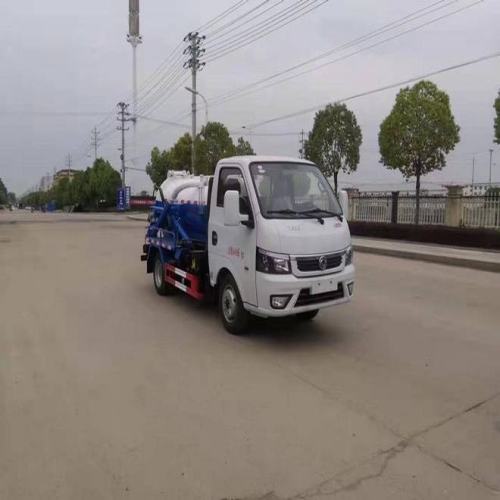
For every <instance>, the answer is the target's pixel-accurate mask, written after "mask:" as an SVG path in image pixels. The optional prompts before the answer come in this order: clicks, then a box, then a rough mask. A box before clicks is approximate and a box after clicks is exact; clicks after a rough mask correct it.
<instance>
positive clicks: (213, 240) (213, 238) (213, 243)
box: [212, 231, 217, 246]
mask: <svg viewBox="0 0 500 500" xmlns="http://www.w3.org/2000/svg"><path fill="white" fill-rule="evenodd" d="M212 245H213V246H215V245H217V233H216V232H215V231H212Z"/></svg>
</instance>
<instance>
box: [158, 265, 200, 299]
mask: <svg viewBox="0 0 500 500" xmlns="http://www.w3.org/2000/svg"><path fill="white" fill-rule="evenodd" d="M165 281H166V282H167V283H170V284H171V285H173V286H175V288H178V289H179V290H182V291H183V292H184V293H187V294H188V295H190V296H191V297H193V298H194V299H196V300H203V297H204V294H203V292H202V291H201V290H200V278H199V276H196V275H195V274H191V273H188V272H186V271H183V270H182V269H179V268H178V267H175V266H173V265H172V264H165Z"/></svg>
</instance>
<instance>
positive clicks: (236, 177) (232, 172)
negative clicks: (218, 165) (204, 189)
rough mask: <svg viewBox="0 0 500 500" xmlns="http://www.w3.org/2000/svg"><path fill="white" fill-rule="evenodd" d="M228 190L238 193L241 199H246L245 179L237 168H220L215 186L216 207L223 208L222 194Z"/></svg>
mask: <svg viewBox="0 0 500 500" xmlns="http://www.w3.org/2000/svg"><path fill="white" fill-rule="evenodd" d="M228 189H235V190H237V191H239V192H240V196H241V197H242V198H246V199H248V193H247V189H246V185H245V179H243V174H242V173H241V170H240V169H239V168H234V167H227V168H222V169H221V171H220V174H219V185H218V186H217V206H218V207H222V206H224V194H225V193H226V191H227V190H228Z"/></svg>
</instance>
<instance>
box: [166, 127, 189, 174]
mask: <svg viewBox="0 0 500 500" xmlns="http://www.w3.org/2000/svg"><path fill="white" fill-rule="evenodd" d="M191 144H192V140H191V135H190V134H188V133H185V134H184V135H182V136H181V137H179V139H177V142H176V143H175V144H174V145H173V146H172V148H171V149H170V152H169V154H170V160H171V167H170V168H172V169H173V170H191Z"/></svg>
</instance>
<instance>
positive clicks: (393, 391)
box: [0, 214, 500, 500]
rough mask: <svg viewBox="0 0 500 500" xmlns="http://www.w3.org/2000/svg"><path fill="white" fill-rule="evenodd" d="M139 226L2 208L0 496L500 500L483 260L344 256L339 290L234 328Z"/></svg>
mask: <svg viewBox="0 0 500 500" xmlns="http://www.w3.org/2000/svg"><path fill="white" fill-rule="evenodd" d="M143 232H144V223H142V222H135V221H131V220H128V219H126V218H125V217H124V216H118V215H112V214H109V215H108V214H106V215H102V216H100V215H98V214H90V215H78V214H74V215H70V216H65V215H64V216H63V215H52V214H33V215H27V214H16V215H14V216H11V215H8V216H5V215H3V214H0V284H1V285H0V353H2V362H1V363H0V498H2V499H3V498H6V499H9V500H11V499H13V500H18V499H50V500H52V499H68V498H71V499H101V498H102V499H109V498H112V499H115V498H116V499H121V498H127V499H145V498H147V499H203V500H205V499H214V500H220V499H223V498H227V499H229V498H231V499H246V500H253V499H267V500H283V499H305V498H308V499H320V498H321V499H325V498H326V499H330V498H332V499H333V498H334V499H345V500H351V499H352V500H354V499H356V500H358V499H370V500H371V499H380V500H387V499H394V500H396V499H397V500H401V499H425V500H433V499H442V498H450V499H454V500H456V499H458V500H460V499H463V500H470V499H479V500H481V499H494V498H499V492H500V363H499V362H498V359H499V354H500V335H499V333H498V324H499V323H500V310H499V308H498V297H499V296H500V280H499V279H498V274H495V273H490V272H485V271H477V270H472V269H462V268H458V267H457V268H450V267H447V266H441V265H437V264H430V263H423V262H419V261H412V260H402V259H395V258H389V257H385V256H378V255H369V254H361V253H359V254H357V255H356V264H357V273H358V279H357V283H356V297H355V300H354V302H353V303H352V304H350V305H348V306H344V307H339V308H337V309H331V310H327V311H323V312H322V313H321V314H320V315H319V316H318V318H317V320H315V321H314V322H312V323H310V324H295V322H294V321H291V320H287V321H283V320H282V321H273V322H266V321H256V323H255V325H254V330H253V332H252V333H251V334H249V335H248V336H246V337H241V338H238V337H232V336H230V335H228V334H227V333H225V332H224V330H223V329H222V327H221V325H220V321H219V318H218V317H217V315H216V314H215V312H214V311H213V310H212V309H211V308H209V307H204V306H200V305H198V304H196V303H194V302H192V301H191V300H189V299H188V298H186V297H184V296H182V295H179V296H175V297H170V298H165V297H159V296H157V295H156V294H155V292H154V291H153V287H152V283H151V276H147V275H146V274H145V270H144V263H141V262H140V261H139V254H140V249H141V244H142V238H143Z"/></svg>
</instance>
